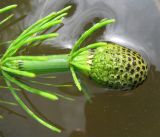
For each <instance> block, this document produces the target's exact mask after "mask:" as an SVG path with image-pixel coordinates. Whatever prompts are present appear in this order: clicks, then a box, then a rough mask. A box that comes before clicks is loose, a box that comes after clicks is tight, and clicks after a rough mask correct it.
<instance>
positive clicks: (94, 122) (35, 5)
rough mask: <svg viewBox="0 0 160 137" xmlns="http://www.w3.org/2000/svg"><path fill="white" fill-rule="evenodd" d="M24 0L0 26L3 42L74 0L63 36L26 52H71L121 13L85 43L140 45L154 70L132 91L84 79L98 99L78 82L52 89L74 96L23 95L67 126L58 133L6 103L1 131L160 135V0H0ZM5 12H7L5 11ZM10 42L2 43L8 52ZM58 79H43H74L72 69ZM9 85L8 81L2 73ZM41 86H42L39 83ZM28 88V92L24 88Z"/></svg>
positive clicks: (8, 134) (7, 134) (10, 135)
mask: <svg viewBox="0 0 160 137" xmlns="http://www.w3.org/2000/svg"><path fill="white" fill-rule="evenodd" d="M13 3H16V4H18V5H19V6H18V8H17V9H16V10H14V13H15V18H14V19H12V20H11V21H10V22H8V23H7V24H5V25H4V26H3V27H1V28H0V40H1V42H4V41H10V40H13V39H15V38H16V37H17V36H18V35H19V34H20V33H21V32H22V31H23V30H24V29H25V28H26V27H27V26H29V25H31V24H32V23H33V22H35V21H36V20H38V19H40V18H42V17H44V16H45V15H47V14H49V13H50V12H52V11H55V10H59V9H61V8H63V7H64V6H65V5H69V4H71V5H73V9H72V10H71V11H70V13H69V15H68V16H67V18H65V19H64V26H63V27H62V28H61V29H60V30H59V31H58V33H59V34H60V37H59V38H57V39H53V40H50V41H47V42H45V43H43V44H42V45H40V46H38V47H36V48H31V49H29V50H28V52H26V53H23V52H20V54H32V55H42V54H46V55H49V54H61V53H69V51H70V49H71V48H72V46H73V44H74V43H75V41H76V40H77V39H78V37H79V36H80V35H81V34H82V33H83V32H84V31H85V30H87V29H88V28H89V27H91V26H92V25H93V24H95V23H96V22H97V21H98V20H100V19H102V18H115V19H116V23H115V24H113V25H110V26H109V27H107V28H105V29H102V30H100V31H98V32H97V33H96V34H95V35H93V36H92V37H91V38H89V39H88V40H87V41H86V43H85V45H87V44H89V43H92V42H95V41H100V40H102V41H108V40H109V41H112V42H116V43H120V44H122V45H125V46H128V47H130V48H134V49H136V50H137V51H139V52H141V53H142V54H144V55H145V57H146V58H148V60H149V62H150V66H151V67H150V72H149V75H148V79H147V80H146V81H145V82H144V84H143V85H141V86H140V87H138V88H137V89H135V90H132V91H125V92H124V91H118V92H115V91H108V90H107V89H104V88H101V87H98V86H97V85H95V84H94V83H93V82H92V81H90V80H88V79H84V81H85V83H87V84H86V85H87V88H88V89H89V90H90V92H92V93H93V96H94V97H93V98H92V103H89V102H87V101H86V99H85V97H84V96H83V95H81V94H79V93H78V90H77V89H76V87H75V86H73V87H72V88H53V87H47V88H46V89H47V90H51V91H57V92H64V93H67V94H68V95H70V96H72V97H73V98H75V101H74V102H69V101H64V100H60V101H57V102H50V101H48V100H45V99H43V98H40V97H37V96H35V95H30V94H27V95H26V94H21V96H22V98H23V100H24V101H25V102H26V103H27V104H28V105H30V106H31V107H33V108H34V111H35V112H37V113H38V114H40V115H41V116H42V117H43V118H44V119H46V120H48V121H52V122H53V123H56V125H58V126H59V127H61V128H62V129H63V132H62V133H61V134H55V133H53V132H51V131H50V130H48V129H47V128H45V127H43V126H41V125H40V124H39V123H37V122H36V121H34V120H32V119H31V118H30V117H28V115H27V114H26V113H25V112H24V111H23V110H22V109H21V108H20V107H10V106H7V105H6V106H5V105H2V104H0V114H3V115H4V116H5V119H4V120H1V121H0V137H59V136H60V137H159V136H160V130H159V127H160V117H159V116H160V84H159V82H160V72H159V71H160V59H159V56H160V45H159V44H160V27H159V24H160V1H159V0H155V1H154V0H153V1H150V0H141V1H138V0H136V1H135V0H121V1H116V0H58V1H57V0H52V1H50V0H15V1H10V0H0V7H4V6H5V5H8V4H13ZM0 18H3V16H0ZM6 47H7V45H2V46H1V47H0V54H2V53H4V51H5V49H6ZM54 76H56V77H57V78H56V79H42V80H41V81H42V82H50V83H71V84H73V80H72V77H71V74H70V73H62V74H54ZM0 83H1V84H2V85H4V84H5V83H4V81H3V80H2V79H0ZM39 88H41V87H39ZM22 93H24V92H22ZM0 97H1V98H6V99H8V100H13V101H14V99H13V97H12V96H11V94H10V92H8V91H7V90H3V92H0Z"/></svg>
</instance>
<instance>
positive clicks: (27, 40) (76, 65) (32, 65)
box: [0, 6, 148, 132]
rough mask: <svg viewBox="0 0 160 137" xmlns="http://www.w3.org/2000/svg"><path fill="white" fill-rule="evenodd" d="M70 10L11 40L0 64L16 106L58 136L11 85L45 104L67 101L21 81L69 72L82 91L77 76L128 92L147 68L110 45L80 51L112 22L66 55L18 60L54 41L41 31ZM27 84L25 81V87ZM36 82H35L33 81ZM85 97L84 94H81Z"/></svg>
mask: <svg viewBox="0 0 160 137" xmlns="http://www.w3.org/2000/svg"><path fill="white" fill-rule="evenodd" d="M70 8H71V6H68V7H66V8H64V9H62V10H61V11H59V12H54V13H51V14H50V15H48V16H46V17H44V18H43V19H41V20H39V21H37V22H36V23H35V24H33V25H32V26H30V27H29V28H27V29H26V30H25V31H23V33H22V34H21V35H20V36H19V37H18V38H17V39H15V40H14V41H13V42H12V43H11V44H10V46H9V48H8V49H7V51H6V52H5V53H4V55H3V56H2V58H1V61H0V73H1V74H2V76H3V78H4V79H5V81H6V84H7V86H8V88H9V89H10V91H11V93H12V94H13V96H14V98H15V99H16V100H17V102H18V103H19V104H20V106H21V107H22V108H23V109H24V110H25V111H26V112H27V113H28V114H29V115H30V116H31V117H32V118H34V119H36V120H37V121H38V122H40V123H41V124H42V125H44V126H46V127H48V128H49V129H51V130H53V131H56V132H61V130H60V129H58V128H57V127H55V126H54V125H51V124H49V123H47V122H45V121H44V120H42V119H41V118H39V117H38V116H37V115H36V114H34V113H33V112H32V111H31V110H30V109H29V108H28V107H27V106H26V105H25V103H24V102H23V101H22V100H21V99H20V97H19V96H18V94H17V90H16V89H15V88H14V87H13V85H16V86H18V87H19V88H21V89H24V90H26V91H28V92H30V93H33V94H37V95H39V96H42V97H44V98H47V99H49V100H52V101H55V100H58V99H59V98H64V99H69V100H71V99H70V98H69V97H66V96H63V95H61V94H58V93H53V92H52V93H50V92H49V91H46V90H41V89H37V88H33V87H31V86H29V85H28V84H25V82H23V80H21V77H23V78H24V77H27V78H35V77H37V76H38V75H40V74H47V73H53V72H64V71H70V72H71V73H72V76H73V80H74V82H75V85H76V86H77V88H78V89H79V91H83V92H84V90H83V88H82V84H81V82H80V80H79V78H78V76H77V72H81V73H83V74H85V75H86V76H87V77H90V78H91V79H93V80H94V81H96V82H97V83H99V84H100V85H103V86H105V87H107V88H111V89H121V90H126V89H132V88H135V87H137V86H138V85H140V84H141V83H142V82H143V81H144V80H145V79H146V77H147V72H148V65H147V62H146V61H145V60H144V59H143V57H142V56H141V55H140V54H139V53H138V52H136V51H134V50H132V49H129V48H126V47H123V46H121V45H118V44H115V43H111V42H97V43H93V44H90V45H88V46H85V47H83V48H80V46H81V44H82V43H83V42H84V41H85V40H86V39H87V38H88V37H89V36H90V35H91V34H93V33H94V32H95V31H96V30H98V29H100V28H102V27H104V26H106V25H108V24H111V23H113V22H115V20H114V19H103V20H101V21H100V22H98V23H97V24H95V25H94V26H93V27H91V28H90V29H89V30H87V31H86V32H85V33H84V34H82V35H81V37H80V38H79V39H78V40H77V42H76V43H75V45H74V46H73V48H72V50H71V52H70V53H69V54H63V55H49V56H47V55H46V56H18V55H16V54H17V51H18V50H19V49H20V48H21V47H23V46H27V45H28V44H29V45H32V46H35V45H37V44H36V43H39V42H42V41H44V40H46V39H49V38H55V37H57V36H58V34H57V33H55V32H54V33H49V34H44V33H43V32H44V31H45V30H48V29H49V28H51V27H53V26H57V25H59V24H61V23H62V18H63V17H65V16H66V15H67V13H66V12H67V11H68V10H69V9H70ZM29 82H31V81H28V82H27V83H29ZM35 82H36V81H35ZM84 93H85V92H84Z"/></svg>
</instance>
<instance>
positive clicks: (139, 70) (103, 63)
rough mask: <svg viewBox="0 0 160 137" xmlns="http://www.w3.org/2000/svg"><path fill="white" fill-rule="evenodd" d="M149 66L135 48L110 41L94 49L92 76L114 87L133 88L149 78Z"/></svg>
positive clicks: (105, 84)
mask: <svg viewBox="0 0 160 137" xmlns="http://www.w3.org/2000/svg"><path fill="white" fill-rule="evenodd" d="M147 72H148V66H147V62H146V61H145V60H144V59H143V58H142V56H141V55H140V54H139V53H137V52H136V51H134V50H131V49H128V48H126V47H122V46H119V45H117V44H112V43H108V44H106V46H103V47H99V48H97V49H95V50H94V56H93V59H92V65H91V71H90V73H89V75H90V77H91V78H92V79H94V80H95V81H96V82H98V83H100V84H102V85H104V86H106V87H108V88H112V89H133V88H135V87H137V86H138V85H140V84H141V83H142V82H143V81H144V80H145V79H146V78H147Z"/></svg>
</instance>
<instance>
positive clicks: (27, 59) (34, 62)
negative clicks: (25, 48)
mask: <svg viewBox="0 0 160 137" xmlns="http://www.w3.org/2000/svg"><path fill="white" fill-rule="evenodd" d="M6 66H7V67H9V68H12V69H18V70H20V71H26V72H31V73H35V74H46V73H54V72H64V71H69V55H68V54H65V55H50V56H38V57H37V56H35V57H34V56H32V57H31V56H19V57H18V56H17V57H13V58H12V57H11V58H9V61H6Z"/></svg>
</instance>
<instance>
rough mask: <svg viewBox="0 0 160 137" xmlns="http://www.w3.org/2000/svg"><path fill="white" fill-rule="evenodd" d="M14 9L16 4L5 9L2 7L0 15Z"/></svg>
mask: <svg viewBox="0 0 160 137" xmlns="http://www.w3.org/2000/svg"><path fill="white" fill-rule="evenodd" d="M16 7H17V5H16V4H14V5H10V6H7V7H4V8H2V9H0V14H1V13H4V12H7V11H10V10H12V9H15V8H16Z"/></svg>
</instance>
